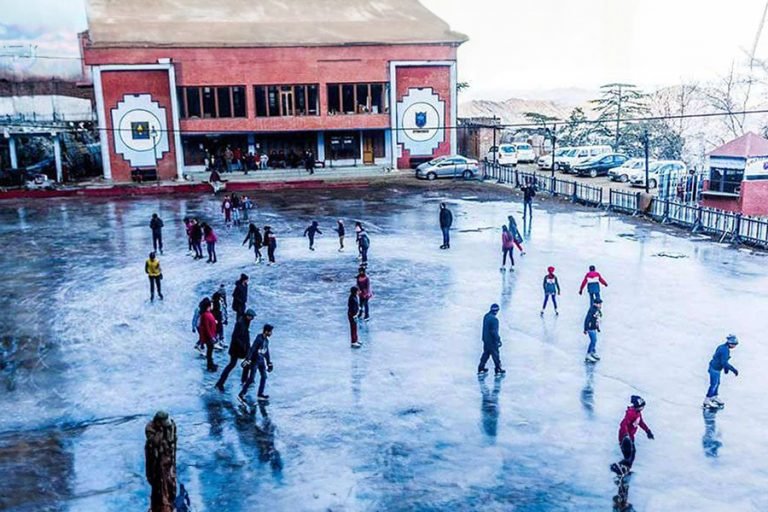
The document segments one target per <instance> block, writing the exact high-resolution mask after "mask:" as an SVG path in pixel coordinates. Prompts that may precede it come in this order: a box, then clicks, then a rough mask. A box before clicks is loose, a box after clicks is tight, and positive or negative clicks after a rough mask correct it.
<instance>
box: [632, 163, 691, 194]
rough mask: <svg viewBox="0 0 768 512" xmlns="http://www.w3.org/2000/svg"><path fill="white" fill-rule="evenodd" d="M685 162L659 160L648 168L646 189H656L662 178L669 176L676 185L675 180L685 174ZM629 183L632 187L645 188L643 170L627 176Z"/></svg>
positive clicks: (637, 170)
mask: <svg viewBox="0 0 768 512" xmlns="http://www.w3.org/2000/svg"><path fill="white" fill-rule="evenodd" d="M686 169H687V167H686V165H685V162H681V161H680V160H659V161H657V162H654V163H653V165H649V166H648V187H649V188H656V187H658V186H659V183H660V182H661V180H662V179H663V177H664V176H669V177H670V179H671V180H673V181H674V182H675V183H677V178H678V177H679V176H680V175H681V174H685V172H686ZM629 183H630V184H631V185H632V186H633V187H644V186H645V168H644V167H643V168H641V169H636V170H634V171H632V173H631V174H630V175H629Z"/></svg>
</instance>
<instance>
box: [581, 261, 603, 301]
mask: <svg viewBox="0 0 768 512" xmlns="http://www.w3.org/2000/svg"><path fill="white" fill-rule="evenodd" d="M601 284H602V285H603V286H608V283H607V282H606V281H605V279H603V276H601V275H600V272H598V271H597V270H595V266H594V265H590V266H589V272H587V273H586V274H584V279H583V280H582V281H581V286H580V287H579V295H581V294H582V293H583V292H584V287H585V286H586V287H587V293H589V305H590V306H591V305H592V304H593V303H594V302H595V300H599V299H600V285H601ZM600 300H601V299H600Z"/></svg>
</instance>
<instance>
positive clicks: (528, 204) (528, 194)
mask: <svg viewBox="0 0 768 512" xmlns="http://www.w3.org/2000/svg"><path fill="white" fill-rule="evenodd" d="M522 191H523V219H527V218H531V219H532V218H533V198H534V197H536V185H534V184H533V183H531V182H530V181H528V182H527V183H526V184H525V185H524V186H523V187H522Z"/></svg>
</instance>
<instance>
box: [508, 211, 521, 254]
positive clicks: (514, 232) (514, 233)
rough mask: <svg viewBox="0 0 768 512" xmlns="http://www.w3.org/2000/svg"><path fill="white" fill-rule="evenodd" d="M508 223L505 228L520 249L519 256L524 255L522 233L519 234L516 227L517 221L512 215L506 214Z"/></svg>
mask: <svg viewBox="0 0 768 512" xmlns="http://www.w3.org/2000/svg"><path fill="white" fill-rule="evenodd" d="M507 221H508V222H509V224H508V225H507V228H508V229H509V232H510V233H512V240H514V241H515V246H516V247H517V249H518V250H519V251H520V256H525V249H523V235H521V234H520V229H518V227H517V221H516V220H515V218H514V217H513V216H512V215H508V216H507Z"/></svg>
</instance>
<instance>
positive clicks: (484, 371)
mask: <svg viewBox="0 0 768 512" xmlns="http://www.w3.org/2000/svg"><path fill="white" fill-rule="evenodd" d="M477 375H478V376H479V377H484V376H486V375H488V368H480V369H479V370H477Z"/></svg>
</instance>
